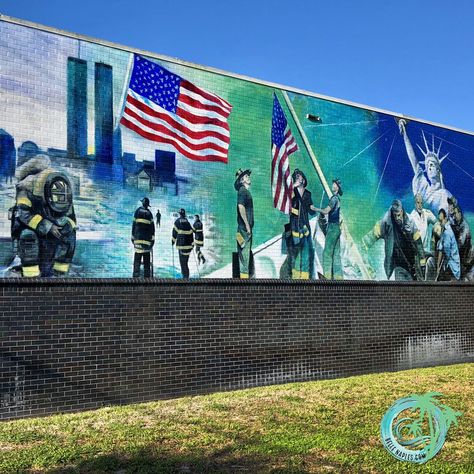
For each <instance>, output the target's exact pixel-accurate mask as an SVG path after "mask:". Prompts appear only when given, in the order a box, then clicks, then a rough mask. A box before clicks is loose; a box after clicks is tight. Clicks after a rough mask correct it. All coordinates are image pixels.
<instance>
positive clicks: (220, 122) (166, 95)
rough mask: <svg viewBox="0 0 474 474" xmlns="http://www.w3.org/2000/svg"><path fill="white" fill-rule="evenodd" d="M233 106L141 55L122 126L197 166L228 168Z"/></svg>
mask: <svg viewBox="0 0 474 474" xmlns="http://www.w3.org/2000/svg"><path fill="white" fill-rule="evenodd" d="M231 110H232V106H231V105H230V104H229V103H228V102H226V101H225V100H224V99H221V98H220V97H219V96H217V95H216V94H213V93H212V92H208V91H206V90H204V89H201V88H200V87H197V86H195V85H194V84H192V83H191V82H189V81H187V80H186V79H183V78H182V77H180V76H178V75H176V74H174V73H172V72H170V71H168V70H167V69H165V68H164V67H162V66H160V65H159V64H157V63H155V62H153V61H149V60H148V59H146V58H144V57H143V56H140V55H138V54H135V55H134V58H133V69H132V73H131V76H130V83H129V86H128V90H127V95H126V101H125V107H124V111H123V114H122V118H121V120H120V123H121V124H122V125H124V126H125V127H127V128H129V129H131V130H133V131H134V132H136V133H138V134H139V135H141V136H142V137H144V138H146V139H148V140H152V141H155V142H159V143H166V144H169V145H172V146H173V147H174V148H175V149H176V150H177V151H178V152H179V153H181V154H182V155H183V156H185V157H186V158H189V159H191V160H195V161H217V162H222V163H227V159H228V156H227V155H228V150H229V143H230V131H229V124H228V123H227V118H228V117H229V114H230V112H231Z"/></svg>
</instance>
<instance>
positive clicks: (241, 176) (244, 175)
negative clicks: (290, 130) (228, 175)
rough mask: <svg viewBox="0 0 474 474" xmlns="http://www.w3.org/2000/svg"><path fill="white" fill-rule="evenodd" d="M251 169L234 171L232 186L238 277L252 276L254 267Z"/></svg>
mask: <svg viewBox="0 0 474 474" xmlns="http://www.w3.org/2000/svg"><path fill="white" fill-rule="evenodd" d="M251 172H252V171H251V170H242V169H241V168H240V169H238V170H237V172H236V173H235V182H234V188H235V190H236V191H237V234H236V239H237V253H238V255H239V266H240V278H253V277H254V276H255V269H254V263H253V255H252V239H253V234H252V232H253V225H254V219H253V199H252V194H251V193H250V185H251V184H252V182H251V179H250V173H251Z"/></svg>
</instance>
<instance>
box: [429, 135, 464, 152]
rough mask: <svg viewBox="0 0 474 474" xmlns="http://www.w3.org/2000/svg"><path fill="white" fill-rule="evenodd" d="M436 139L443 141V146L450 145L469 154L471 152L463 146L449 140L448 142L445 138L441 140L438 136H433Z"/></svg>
mask: <svg viewBox="0 0 474 474" xmlns="http://www.w3.org/2000/svg"><path fill="white" fill-rule="evenodd" d="M433 136H434V137H435V138H437V139H438V140H440V141H441V145H442V144H443V142H444V143H449V144H450V145H453V146H455V147H457V148H459V149H460V150H464V151H468V152H471V150H469V149H467V148H464V147H463V146H461V145H458V144H457V143H454V142H450V141H449V140H446V139H445V138H441V137H438V136H437V135H433Z"/></svg>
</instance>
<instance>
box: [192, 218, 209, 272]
mask: <svg viewBox="0 0 474 474" xmlns="http://www.w3.org/2000/svg"><path fill="white" fill-rule="evenodd" d="M193 232H194V246H195V247H194V248H195V249H196V255H197V260H198V263H202V264H205V263H206V259H205V257H204V255H203V254H202V252H201V249H202V247H203V246H204V230H203V227H202V222H201V219H200V217H199V215H198V214H196V215H195V216H194V224H193Z"/></svg>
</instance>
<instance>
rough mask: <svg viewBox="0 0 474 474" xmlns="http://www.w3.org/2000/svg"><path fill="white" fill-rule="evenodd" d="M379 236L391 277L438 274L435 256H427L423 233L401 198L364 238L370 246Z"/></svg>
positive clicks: (364, 244) (387, 273) (404, 277)
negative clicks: (422, 237) (383, 246)
mask: <svg viewBox="0 0 474 474" xmlns="http://www.w3.org/2000/svg"><path fill="white" fill-rule="evenodd" d="M379 239H384V241H385V261H384V268H385V274H386V275H387V279H390V277H391V276H392V274H394V276H395V280H425V278H426V279H433V278H434V275H435V273H436V271H435V263H434V259H433V258H432V257H431V258H429V259H428V261H427V259H426V256H425V251H424V249H423V241H422V239H421V234H420V232H419V230H418V229H417V227H416V225H415V223H414V222H413V220H412V219H410V217H409V216H408V215H407V213H406V212H405V211H404V209H403V206H402V203H401V201H399V200H398V199H395V200H394V201H393V202H392V205H391V206H390V209H389V210H388V211H387V212H386V213H385V215H384V216H383V218H382V219H381V220H380V221H378V222H377V223H376V224H375V226H374V228H373V229H372V230H371V231H370V232H369V233H368V234H366V235H365V236H364V238H363V239H362V243H363V246H364V247H365V249H366V250H367V249H369V248H370V247H372V245H374V244H375V242H376V241H377V240H379Z"/></svg>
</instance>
